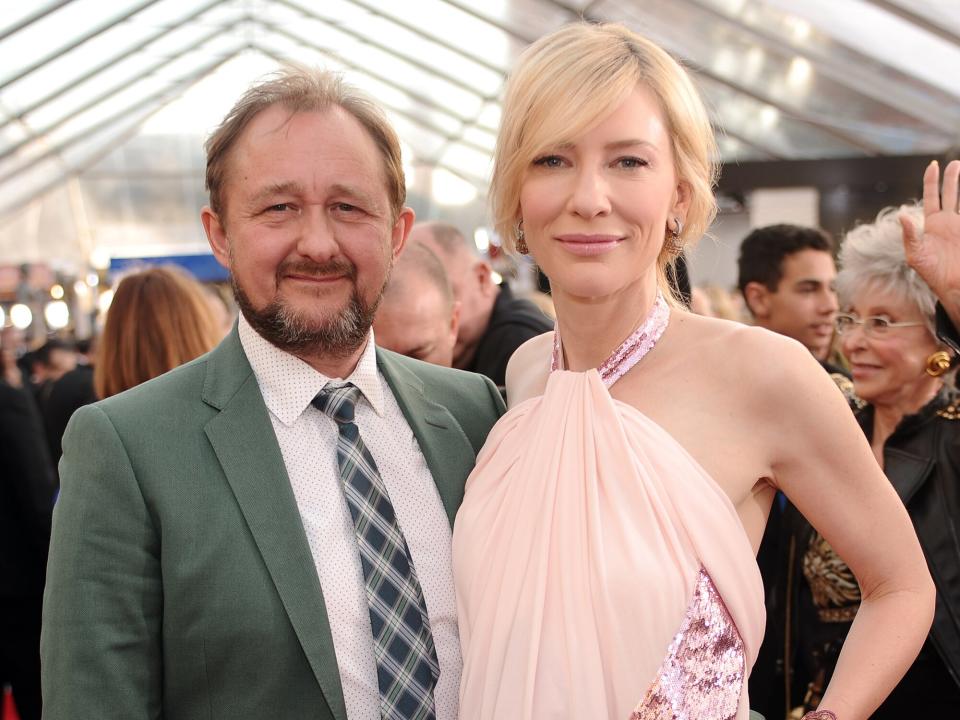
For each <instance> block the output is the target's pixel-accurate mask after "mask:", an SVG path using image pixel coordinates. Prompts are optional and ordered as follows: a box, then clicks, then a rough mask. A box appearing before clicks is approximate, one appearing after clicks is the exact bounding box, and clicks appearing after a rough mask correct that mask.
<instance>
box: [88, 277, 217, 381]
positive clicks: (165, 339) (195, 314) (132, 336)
mask: <svg viewBox="0 0 960 720" xmlns="http://www.w3.org/2000/svg"><path fill="white" fill-rule="evenodd" d="M221 336H222V333H221V332H220V330H219V327H218V323H217V319H216V317H215V316H214V314H213V310H212V309H211V307H210V301H209V300H208V298H207V295H206V294H205V292H204V290H203V287H202V286H201V285H200V284H199V283H198V282H197V281H196V280H194V279H193V278H192V277H190V276H189V275H187V274H186V273H185V272H183V271H181V270H178V269H177V268H174V267H169V266H161V267H152V268H148V269H146V270H141V271H139V272H135V273H133V274H131V275H127V276H126V277H124V278H123V280H121V281H120V284H119V285H118V286H117V288H116V290H115V291H114V295H113V302H112V303H110V309H109V310H108V311H107V320H106V323H105V324H104V328H103V334H102V335H101V336H100V339H99V341H98V348H99V349H98V356H97V363H96V366H95V368H94V378H93V381H94V387H95V389H96V391H97V395H98V397H100V398H101V399H103V398H107V397H110V396H111V395H116V394H117V393H120V392H123V391H124V390H129V389H130V388H132V387H134V386H136V385H139V384H140V383H143V382H146V381H147V380H150V379H152V378H155V377H157V376H158V375H162V374H163V373H165V372H167V371H168V370H172V369H173V368H175V367H177V366H178V365H182V364H183V363H185V362H187V361H188V360H193V359H194V358H195V357H199V356H200V355H203V354H204V353H205V352H208V351H209V350H211V349H213V347H214V346H215V345H216V344H217V343H218V342H220V339H221Z"/></svg>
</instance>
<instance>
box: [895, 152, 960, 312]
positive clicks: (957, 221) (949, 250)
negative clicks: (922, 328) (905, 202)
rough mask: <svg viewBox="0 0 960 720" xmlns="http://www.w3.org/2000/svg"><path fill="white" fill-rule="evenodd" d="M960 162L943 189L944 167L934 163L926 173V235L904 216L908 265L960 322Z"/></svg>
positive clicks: (952, 167) (949, 171)
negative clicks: (942, 168) (942, 169)
mask: <svg viewBox="0 0 960 720" xmlns="http://www.w3.org/2000/svg"><path fill="white" fill-rule="evenodd" d="M958 188H960V160H954V161H952V162H951V163H949V164H948V165H947V167H946V170H945V171H944V173H943V189H942V192H941V188H940V166H939V165H938V164H937V161H936V160H934V161H933V162H931V163H930V164H929V165H928V166H927V169H926V171H925V172H924V173H923V215H924V223H923V224H924V227H923V233H922V234H921V233H920V232H919V228H917V227H916V226H915V225H914V223H913V222H912V221H911V220H910V218H909V217H907V216H906V215H900V224H901V225H902V226H903V246H904V250H905V251H906V256H907V263H908V264H909V265H910V267H912V268H913V269H914V270H916V271H917V273H919V275H920V277H922V278H923V279H924V281H925V282H926V283H927V285H929V286H930V288H931V289H932V290H933V292H934V293H935V294H936V295H937V297H938V298H939V300H940V302H941V303H942V304H943V306H944V308H945V309H946V310H947V312H948V314H949V315H950V317H951V319H953V320H954V322H955V323H956V322H957V320H958V319H960V210H958V203H960V200H958V196H957V193H958Z"/></svg>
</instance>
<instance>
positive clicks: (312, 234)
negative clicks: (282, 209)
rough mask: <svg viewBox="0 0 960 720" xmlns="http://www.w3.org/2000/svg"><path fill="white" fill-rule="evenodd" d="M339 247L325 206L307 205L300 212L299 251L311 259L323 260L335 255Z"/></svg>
mask: <svg viewBox="0 0 960 720" xmlns="http://www.w3.org/2000/svg"><path fill="white" fill-rule="evenodd" d="M339 249H340V245H339V243H338V241H337V236H336V233H335V232H334V228H333V223H332V222H331V220H330V217H329V215H328V214H327V213H326V211H325V208H323V207H321V206H317V205H307V206H305V207H304V208H303V210H301V213H300V226H299V235H298V237H297V252H299V253H300V254H301V255H303V256H304V257H308V258H310V259H311V260H316V261H318V262H323V261H324V260H329V259H330V258H332V257H334V256H335V255H336V254H337V252H338V251H339Z"/></svg>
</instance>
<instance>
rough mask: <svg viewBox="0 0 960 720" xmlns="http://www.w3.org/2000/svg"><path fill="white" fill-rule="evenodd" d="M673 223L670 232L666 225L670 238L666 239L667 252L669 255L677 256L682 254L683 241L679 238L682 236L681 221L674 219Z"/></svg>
mask: <svg viewBox="0 0 960 720" xmlns="http://www.w3.org/2000/svg"><path fill="white" fill-rule="evenodd" d="M673 222H674V226H673V229H672V230H671V229H670V226H669V225H667V229H668V230H670V237H668V238H667V252H668V253H670V254H671V255H679V254H680V253H681V252H683V240H682V239H681V238H680V235H681V234H683V221H682V220H681V219H680V218H678V217H675V218H674V219H673Z"/></svg>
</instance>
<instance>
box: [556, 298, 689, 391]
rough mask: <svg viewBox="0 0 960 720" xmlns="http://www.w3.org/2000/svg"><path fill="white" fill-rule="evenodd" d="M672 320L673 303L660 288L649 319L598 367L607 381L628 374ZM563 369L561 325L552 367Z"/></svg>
mask: <svg viewBox="0 0 960 720" xmlns="http://www.w3.org/2000/svg"><path fill="white" fill-rule="evenodd" d="M669 323H670V306H669V305H667V301H666V300H665V299H664V297H663V293H661V292H660V291H659V290H658V291H657V299H656V300H655V301H654V303H653V307H652V308H650V313H649V314H648V315H647V317H646V319H644V321H643V322H642V323H640V327H638V328H637V329H636V330H634V331H633V332H632V333H630V335H629V336H627V339H626V340H624V341H623V342H622V343H620V346H619V347H618V348H617V349H616V350H614V351H613V352H612V353H611V354H610V357H608V358H607V359H606V360H604V361H603V363H602V364H601V365H600V367H598V368H597V372H598V373H600V379H601V380H603V384H604V385H606V386H607V387H610V386H611V385H613V384H614V383H615V382H616V381H617V380H619V379H620V378H622V377H623V376H624V375H626V374H627V373H628V372H629V371H630V369H631V368H632V367H633V366H634V365H636V364H637V363H638V362H640V360H641V359H642V358H643V356H644V355H646V354H647V353H648V352H650V351H651V350H652V349H653V346H654V345H656V344H657V340H659V339H660V336H661V335H663V332H664V330H666V329H667V325H668V324H669ZM563 369H564V368H563V347H562V345H561V343H560V329H559V327H557V328H554V331H553V357H552V359H551V362H550V371H551V372H553V371H554V370H563Z"/></svg>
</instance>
